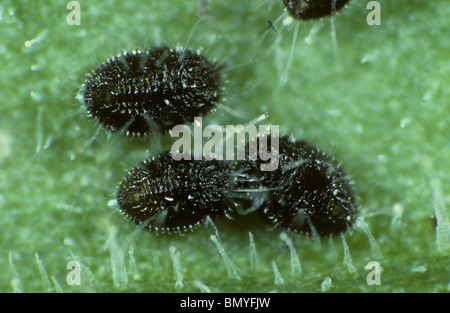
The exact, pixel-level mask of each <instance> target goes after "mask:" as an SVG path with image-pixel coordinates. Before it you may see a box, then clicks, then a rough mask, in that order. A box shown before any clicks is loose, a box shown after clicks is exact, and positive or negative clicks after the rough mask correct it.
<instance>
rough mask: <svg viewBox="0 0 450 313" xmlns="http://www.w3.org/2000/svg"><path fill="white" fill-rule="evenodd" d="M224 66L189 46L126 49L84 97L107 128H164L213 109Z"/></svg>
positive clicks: (93, 79)
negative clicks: (209, 59)
mask: <svg viewBox="0 0 450 313" xmlns="http://www.w3.org/2000/svg"><path fill="white" fill-rule="evenodd" d="M220 84H221V75H220V66H217V65H215V64H213V63H212V62H210V61H208V60H207V59H206V58H205V57H203V56H201V55H199V54H197V53H194V52H192V51H190V50H174V49H170V48H167V47H161V48H153V49H150V50H144V51H133V52H125V53H124V54H122V55H119V56H117V57H114V58H112V59H110V60H109V61H107V62H106V63H104V64H102V65H100V67H98V68H97V70H95V71H94V73H93V74H92V75H91V76H90V77H89V79H88V80H87V81H86V82H85V84H84V86H83V87H84V102H85V104H86V106H87V111H88V112H89V114H90V115H91V116H93V117H94V118H95V119H97V120H98V122H100V124H101V125H103V126H104V127H106V128H108V129H110V130H113V131H118V130H122V131H124V132H126V133H127V134H132V135H145V134H155V133H165V132H167V131H168V130H170V129H171V128H173V127H174V126H175V125H178V124H184V123H186V122H192V121H193V120H194V117H196V116H202V115H204V114H206V113H208V112H210V111H211V110H212V109H213V108H214V107H215V104H216V103H217V102H218V101H219V100H220V96H221V93H222V90H221V87H220Z"/></svg>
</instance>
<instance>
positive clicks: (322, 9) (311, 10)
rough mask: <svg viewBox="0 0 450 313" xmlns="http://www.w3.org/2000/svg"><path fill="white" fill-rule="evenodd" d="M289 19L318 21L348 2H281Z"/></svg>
mask: <svg viewBox="0 0 450 313" xmlns="http://www.w3.org/2000/svg"><path fill="white" fill-rule="evenodd" d="M282 2H283V6H284V8H285V9H286V11H287V12H288V13H289V15H290V16H291V17H293V18H294V19H298V20H310V19H318V18H321V17H324V16H327V15H332V14H333V13H334V12H336V11H338V10H340V9H341V8H343V7H344V6H345V5H346V4H347V3H348V2H349V0H282Z"/></svg>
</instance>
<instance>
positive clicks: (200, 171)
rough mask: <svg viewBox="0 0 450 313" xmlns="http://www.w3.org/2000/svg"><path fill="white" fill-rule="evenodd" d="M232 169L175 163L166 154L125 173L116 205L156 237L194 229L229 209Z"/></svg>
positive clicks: (215, 164)
mask: <svg viewBox="0 0 450 313" xmlns="http://www.w3.org/2000/svg"><path fill="white" fill-rule="evenodd" d="M230 171H231V169H230V167H229V164H228V163H226V162H220V161H217V160H211V161H206V160H180V161H177V160H174V159H173V157H172V155H171V153H170V151H168V152H164V153H162V154H160V155H158V156H156V157H153V158H152V159H151V160H148V161H144V162H143V163H142V164H141V165H140V166H138V167H136V168H134V169H133V170H132V171H130V172H129V174H128V176H127V177H126V178H125V180H124V181H123V182H122V183H121V185H120V187H119V190H118V193H117V202H118V205H119V208H120V210H121V211H122V212H123V213H124V214H125V216H127V217H128V218H129V219H131V220H132V221H133V222H134V223H135V224H137V225H142V226H143V227H144V228H146V229H147V230H150V231H155V232H156V233H162V234H164V233H166V234H170V233H174V232H176V233H183V232H185V231H188V230H195V229H196V228H197V227H198V226H200V225H201V224H202V223H203V222H204V221H205V220H206V218H207V217H208V216H209V217H211V218H215V217H217V216H218V215H220V214H221V213H224V214H225V215H226V214H227V212H229V211H231V210H232V209H233V201H232V200H231V199H230V198H229V197H228V195H229V194H230V192H231V188H232V186H231V183H230V180H229V177H230V174H231V172H230Z"/></svg>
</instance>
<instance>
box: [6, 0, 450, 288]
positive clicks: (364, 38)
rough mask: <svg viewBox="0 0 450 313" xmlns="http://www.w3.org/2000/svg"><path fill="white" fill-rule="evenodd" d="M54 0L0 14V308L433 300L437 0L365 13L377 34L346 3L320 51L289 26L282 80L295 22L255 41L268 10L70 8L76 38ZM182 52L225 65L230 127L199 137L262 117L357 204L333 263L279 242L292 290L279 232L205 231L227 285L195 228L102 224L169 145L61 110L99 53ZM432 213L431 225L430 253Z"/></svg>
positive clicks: (313, 249) (440, 56) (128, 4)
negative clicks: (308, 147)
mask: <svg viewBox="0 0 450 313" xmlns="http://www.w3.org/2000/svg"><path fill="white" fill-rule="evenodd" d="M67 2H68V1H17V0H14V1H13V0H9V1H8V0H6V1H2V2H0V60H1V67H0V77H1V79H0V90H1V92H0V169H1V175H0V229H1V233H0V291H1V292H13V291H24V292H56V291H64V292H84V291H88V292H90V291H96V292H184V291H189V292H200V291H212V292H239V291H240V292H246V291H249V292H268V291H278V292H320V291H322V290H324V291H329V292H347V291H348V292H403V291H404V292H449V291H450V260H449V242H450V230H449V229H450V228H449V225H448V217H447V215H448V213H445V211H446V210H447V208H446V205H448V202H449V160H450V152H449V111H450V110H449V99H450V89H449V85H450V62H449V52H450V36H449V35H448V29H449V16H450V3H449V2H448V1H418V0H409V1H402V0H391V1H387V0H383V1H379V2H380V3H381V8H382V16H381V18H382V20H381V22H382V25H381V26H369V25H367V23H366V15H367V13H368V11H367V10H366V4H367V2H368V1H361V0H353V1H352V3H351V5H350V6H349V7H348V8H346V9H344V10H342V11H341V12H340V13H339V14H338V15H337V16H336V17H335V21H334V29H335V37H334V36H333V31H332V30H333V24H332V23H331V22H330V19H325V20H320V21H313V22H301V24H300V25H299V29H298V38H297V41H296V42H295V46H294V50H293V51H294V53H293V55H292V64H289V59H290V51H291V43H292V38H293V34H294V29H295V25H296V24H297V22H293V23H292V24H291V25H285V26H282V22H280V23H278V24H277V25H276V27H277V31H276V32H274V31H272V30H269V31H267V30H265V28H266V25H267V24H266V23H267V20H272V21H275V20H277V18H278V17H279V16H280V15H281V14H282V12H283V11H282V8H281V5H280V4H279V1H275V0H271V1H256V0H246V1H242V0H229V1H218V0H204V1H197V0H176V1H175V0H173V1H172V0H171V1H156V0H155V1H131V0H129V1H92V0H91V1H79V2H80V4H81V14H82V16H81V25H80V26H69V25H68V24H67V23H66V16H67V14H68V13H69V11H68V10H67V9H66V4H67ZM200 19H202V21H201V22H199V23H198V24H196V23H197V21H199V20H200ZM195 25H196V26H195ZM311 30H313V32H314V33H315V35H314V36H312V37H311V38H310V39H311V40H310V41H305V38H306V37H308V35H309V34H310V32H311ZM191 33H193V35H192V37H191V39H190V40H189V42H188V38H189V36H190V34H191ZM333 38H335V39H336V40H335V41H334V40H333ZM187 42H188V48H190V49H195V50H196V49H202V51H203V52H205V53H206V52H207V56H208V57H209V58H211V59H214V58H215V59H217V60H219V61H221V62H222V61H224V62H225V64H226V65H227V66H228V68H227V72H226V74H227V79H228V80H229V83H228V84H227V86H226V88H227V97H226V99H225V100H224V102H223V104H224V105H225V106H226V107H229V108H230V109H232V110H236V111H238V112H239V113H238V115H239V116H241V117H242V118H240V119H239V118H236V117H235V116H234V115H230V114H229V113H227V112H226V111H224V110H218V111H216V112H214V113H213V114H211V115H210V116H208V118H205V120H206V121H207V122H211V123H212V122H214V123H222V124H224V123H229V124H238V123H245V122H247V121H249V120H251V119H253V118H255V117H256V116H258V115H260V114H262V113H264V112H266V111H267V112H268V113H269V118H268V120H267V121H266V122H270V123H273V124H279V125H280V128H281V131H282V133H283V134H291V133H292V134H294V135H295V136H296V137H297V138H303V139H306V140H308V141H310V142H311V143H314V144H316V145H318V146H319V147H320V148H322V149H323V150H325V151H328V152H330V153H333V154H334V155H335V157H336V158H337V159H338V160H340V161H341V162H342V164H343V167H344V169H345V170H346V172H348V173H349V174H350V175H351V176H352V177H353V179H354V181H355V187H356V190H357V193H358V196H359V198H360V199H359V202H360V205H361V217H362V219H361V221H362V223H360V224H359V227H356V228H355V229H353V230H352V231H351V232H348V233H346V234H345V239H346V242H347V244H348V249H349V252H350V256H351V262H348V258H347V261H345V262H344V261H343V260H344V250H345V249H344V246H343V243H342V240H341V238H340V237H337V238H333V239H330V240H312V239H310V238H304V237H298V236H294V235H291V234H290V235H289V237H290V238H291V239H292V240H293V242H294V245H295V248H296V251H297V254H298V259H299V260H300V263H301V269H302V272H301V273H300V274H299V273H296V272H295V271H294V272H293V271H292V268H291V258H290V254H289V249H288V248H287V245H286V243H285V242H284V241H283V240H281V239H280V238H279V234H280V233H281V232H282V230H281V229H274V230H271V229H268V228H267V225H265V224H262V223H260V222H258V221H253V220H250V219H248V218H247V219H243V220H236V221H225V220H224V221H219V222H217V223H216V226H217V228H218V230H219V233H220V236H221V242H222V243H223V247H224V248H225V251H226V253H227V255H228V257H229V258H230V259H231V261H232V262H233V263H234V265H235V266H236V267H237V268H238V269H239V270H237V272H236V273H237V275H234V274H233V272H229V271H228V270H227V267H226V264H225V263H224V262H223V260H222V257H221V255H220V253H219V252H218V250H217V248H216V246H215V245H214V243H213V242H212V241H211V240H210V235H211V234H213V233H214V232H213V230H212V228H211V227H203V228H201V229H199V230H198V231H196V232H194V233H191V234H188V236H184V237H181V236H171V237H165V236H155V235H153V234H149V233H147V232H139V231H136V228H135V227H134V226H133V225H132V224H131V223H130V222H128V221H127V220H125V219H124V218H123V217H122V216H121V215H120V214H119V213H118V212H117V209H116V207H115V206H114V205H113V201H111V200H113V199H114V192H115V190H116V187H117V185H118V183H119V182H120V181H121V180H122V179H123V177H124V175H125V173H126V170H128V169H130V168H132V167H133V166H135V165H136V164H138V163H139V162H140V161H141V160H143V159H144V158H146V157H148V156H149V155H153V154H156V153H158V151H160V150H161V149H164V148H167V147H168V146H170V142H171V141H170V138H167V137H165V138H157V137H155V138H151V139H149V140H146V141H142V140H139V139H133V140H130V139H127V138H124V137H123V136H121V135H119V134H114V135H111V134H110V135H108V133H107V132H106V131H103V130H99V131H98V129H97V125H96V123H95V122H94V121H92V120H89V119H88V118H87V117H86V113H85V111H84V109H83V107H82V105H81V104H80V103H79V102H78V101H77V100H76V99H75V97H76V94H77V92H78V90H79V88H80V87H81V84H82V83H83V81H84V80H85V78H86V76H85V75H86V74H87V73H89V72H90V71H92V70H93V69H95V67H96V66H97V65H98V64H100V63H102V62H104V61H105V60H106V59H107V58H109V57H111V56H113V55H116V54H118V53H120V52H123V51H124V50H130V49H136V48H143V47H151V46H154V45H162V44H165V45H169V46H177V45H178V46H180V47H184V46H185V45H186V43H187ZM333 42H334V44H333ZM288 65H289V68H290V71H289V73H288V76H287V79H286V81H282V80H281V77H283V74H284V71H285V68H286V67H287V66H288ZM280 82H281V83H280ZM244 113H245V114H244ZM435 211H437V212H438V213H444V214H438V217H442V218H440V219H439V222H440V223H439V225H438V230H439V238H440V247H441V249H439V245H438V243H437V231H436V229H435V227H434V226H435V225H433V218H432V216H433V214H434V212H435ZM361 225H367V229H369V230H370V233H371V234H372V236H373V240H371V237H370V236H368V235H367V233H366V232H365V231H364V227H363V226H361ZM249 231H251V232H252V234H253V236H254V242H255V245H256V251H257V256H258V261H259V262H258V263H257V265H254V264H252V262H251V257H250V243H249V235H248V232H249ZM169 247H174V248H175V250H172V251H175V252H174V255H178V256H179V262H180V269H179V271H178V273H179V274H181V275H182V280H178V284H176V281H177V276H176V271H174V263H173V260H172V255H171V252H170V250H169ZM346 255H347V256H348V254H346ZM70 261H77V262H79V264H81V285H80V286H70V285H68V284H67V283H66V276H67V274H68V273H69V270H68V269H66V265H67V263H68V262H70ZM272 261H274V262H275V263H276V265H277V266H278V270H279V273H280V275H281V277H282V278H283V283H282V284H275V275H274V271H273V268H272V265H271V264H272ZM369 261H378V262H379V263H380V265H381V268H382V272H381V285H379V286H376V285H375V286H369V285H368V284H367V283H366V276H367V274H368V273H369V270H367V269H365V268H364V267H365V265H366V264H367V263H368V262H369ZM352 266H353V268H354V271H351V270H349V269H351V268H352ZM237 276H238V277H237ZM327 277H329V278H330V279H331V286H329V288H326V284H323V285H322V282H324V281H325V279H326V278H327ZM321 287H323V288H321Z"/></svg>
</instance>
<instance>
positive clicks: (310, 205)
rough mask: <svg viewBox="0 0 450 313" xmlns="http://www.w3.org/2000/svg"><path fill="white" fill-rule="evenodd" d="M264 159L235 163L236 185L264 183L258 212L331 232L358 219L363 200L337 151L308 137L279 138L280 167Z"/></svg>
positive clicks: (305, 229) (291, 226)
mask: <svg viewBox="0 0 450 313" xmlns="http://www.w3.org/2000/svg"><path fill="white" fill-rule="evenodd" d="M261 163H262V161H261V160H260V159H258V160H256V161H252V160H245V161H240V162H237V163H236V164H235V167H234V168H233V170H234V171H236V172H239V178H238V179H237V180H236V184H235V187H234V188H235V190H243V191H245V190H252V189H253V192H250V193H248V195H249V196H250V197H254V196H255V191H256V193H257V192H258V188H259V189H261V192H262V193H264V196H265V199H264V200H265V201H264V202H263V203H262V204H261V205H260V207H259V208H258V212H259V213H260V214H261V215H262V216H264V217H266V218H268V219H269V220H271V221H272V222H273V223H274V224H275V225H280V226H283V227H286V228H287V229H288V230H290V231H293V232H295V233H301V234H305V235H315V234H317V235H319V236H321V237H328V236H330V235H337V234H339V233H342V232H345V231H346V230H347V229H348V228H349V227H351V226H352V224H353V223H354V222H355V220H356V216H357V211H358V208H357V204H356V199H355V193H354V188H353V182H352V181H350V180H349V179H348V177H347V175H346V174H345V173H344V171H343V170H342V168H341V167H340V165H339V164H338V163H337V162H336V161H335V160H334V159H332V158H331V157H329V156H327V155H326V154H325V153H323V152H321V151H320V150H318V149H317V148H315V147H313V146H311V145H309V144H308V143H306V142H305V141H292V140H291V139H290V138H289V137H287V136H283V137H281V138H280V139H279V167H278V169H276V170H275V171H272V172H269V171H268V172H262V171H260V164H261Z"/></svg>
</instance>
